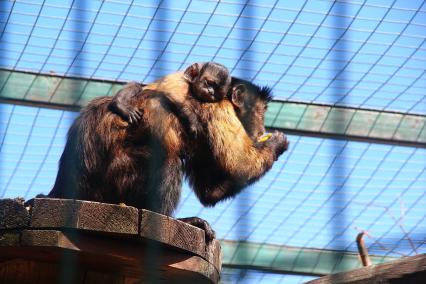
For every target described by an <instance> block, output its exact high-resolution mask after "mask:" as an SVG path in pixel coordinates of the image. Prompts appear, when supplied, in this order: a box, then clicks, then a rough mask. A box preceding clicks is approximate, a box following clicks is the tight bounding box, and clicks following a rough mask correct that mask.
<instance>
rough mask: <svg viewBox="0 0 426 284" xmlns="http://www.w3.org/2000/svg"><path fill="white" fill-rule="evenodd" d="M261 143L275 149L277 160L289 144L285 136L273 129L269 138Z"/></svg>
mask: <svg viewBox="0 0 426 284" xmlns="http://www.w3.org/2000/svg"><path fill="white" fill-rule="evenodd" d="M262 143H263V144H266V145H268V146H270V147H272V148H273V149H274V150H275V160H277V159H278V157H279V156H281V154H282V153H284V152H285V151H287V149H288V145H289V142H288V140H287V136H285V135H284V133H282V132H279V131H274V133H272V136H271V138H269V139H268V140H266V141H265V142H262Z"/></svg>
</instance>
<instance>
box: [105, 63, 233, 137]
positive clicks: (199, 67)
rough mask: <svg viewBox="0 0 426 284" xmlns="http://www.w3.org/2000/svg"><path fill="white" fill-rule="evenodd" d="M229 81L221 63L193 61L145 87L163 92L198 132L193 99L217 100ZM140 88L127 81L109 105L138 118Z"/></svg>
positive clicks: (123, 114) (129, 118)
mask: <svg viewBox="0 0 426 284" xmlns="http://www.w3.org/2000/svg"><path fill="white" fill-rule="evenodd" d="M230 85H231V76H230V74H229V71H228V69H227V68H226V67H225V66H223V65H221V64H219V63H215V62H207V63H194V64H192V65H191V66H189V67H188V68H187V69H186V70H185V71H184V72H176V73H173V74H170V75H167V76H165V77H163V78H161V79H159V80H157V81H155V82H154V83H151V84H148V85H144V86H143V90H152V91H156V92H159V93H162V94H163V95H164V96H165V97H166V98H167V100H168V101H169V103H170V105H171V106H173V108H174V109H175V111H176V115H177V116H178V117H179V118H180V120H181V121H182V122H184V124H186V125H185V126H187V128H188V130H189V131H190V133H192V134H197V132H198V131H199V130H200V127H201V126H200V123H199V122H198V116H197V106H196V104H194V103H193V100H194V99H195V100H198V101H201V102H218V101H220V100H222V99H223V98H224V97H225V96H226V94H227V93H228V89H229V87H230ZM132 86H133V87H132ZM139 90H140V88H135V87H134V83H133V84H132V83H131V84H128V85H126V86H125V87H124V88H123V89H122V90H120V91H119V92H118V93H117V94H116V95H115V96H114V97H113V99H112V101H111V104H110V105H109V107H110V109H111V110H112V111H113V112H115V113H116V114H118V115H120V116H121V117H122V118H123V119H125V120H127V121H128V122H129V123H130V124H135V123H137V122H139V120H140V119H141V117H142V113H141V110H139V109H138V108H137V104H136V103H135V101H136V98H137V96H140V95H143V92H140V91H139Z"/></svg>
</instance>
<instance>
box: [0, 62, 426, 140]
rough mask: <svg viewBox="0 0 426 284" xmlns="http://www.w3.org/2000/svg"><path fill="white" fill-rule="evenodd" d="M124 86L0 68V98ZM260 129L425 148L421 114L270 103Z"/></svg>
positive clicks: (78, 102)
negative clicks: (263, 123) (276, 129)
mask: <svg viewBox="0 0 426 284" xmlns="http://www.w3.org/2000/svg"><path fill="white" fill-rule="evenodd" d="M124 83H125V82H115V81H107V80H93V79H81V78H71V77H60V76H56V75H46V74H34V73H28V72H18V71H10V70H0V99H2V100H3V101H9V102H10V103H29V104H33V105H40V106H43V107H49V105H51V106H52V107H58V106H63V107H65V108H67V107H69V108H70V109H72V108H74V109H75V107H82V106H84V105H86V104H87V103H88V102H89V101H90V100H92V99H93V98H95V97H99V96H110V95H113V94H115V93H116V92H117V91H118V90H119V89H120V88H121V87H122V85H123V84H124ZM265 125H266V126H267V127H271V128H278V129H283V130H286V131H292V132H295V133H299V134H302V135H320V136H331V137H341V138H345V139H362V140H371V142H377V141H378V142H383V143H392V144H395V143H396V144H398V143H400V144H409V145H411V146H418V147H426V127H425V125H426V116H425V115H414V114H404V113H397V112H388V111H377V110H368V109H358V108H349V107H339V106H330V105H318V104H309V103H299V102H283V101H273V102H271V103H270V105H269V107H268V112H267V113H266V117H265Z"/></svg>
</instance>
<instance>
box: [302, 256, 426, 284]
mask: <svg viewBox="0 0 426 284" xmlns="http://www.w3.org/2000/svg"><path fill="white" fill-rule="evenodd" d="M307 283H309V284H325V283H333V284H335V283H351V284H363V283H380V284H385V283H390V284H397V283H398V284H406V283H408V284H410V283H426V254H419V255H415V256H410V257H404V258H402V259H399V260H395V261H391V262H387V263H384V264H379V265H371V266H366V267H363V268H359V269H354V270H351V271H348V272H341V273H337V274H332V275H327V276H324V277H321V278H318V279H315V280H312V281H309V282H307Z"/></svg>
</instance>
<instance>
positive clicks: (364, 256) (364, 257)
mask: <svg viewBox="0 0 426 284" xmlns="http://www.w3.org/2000/svg"><path fill="white" fill-rule="evenodd" d="M364 235H365V232H361V233H359V234H358V235H357V236H356V245H357V247H358V253H359V257H360V258H361V263H362V265H363V266H369V265H371V260H370V257H369V256H368V250H367V247H366V246H365V242H364V239H363V238H362V237H363V236H364Z"/></svg>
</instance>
